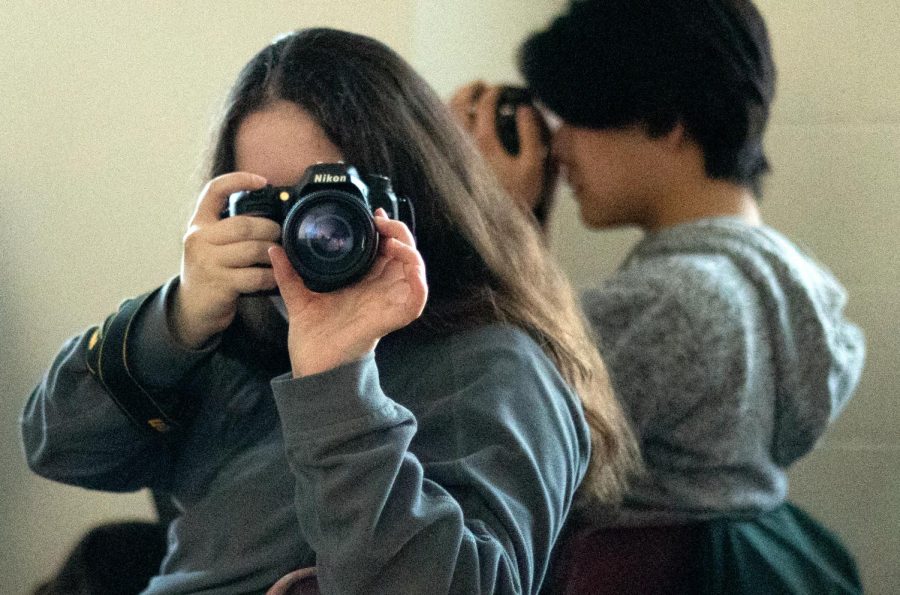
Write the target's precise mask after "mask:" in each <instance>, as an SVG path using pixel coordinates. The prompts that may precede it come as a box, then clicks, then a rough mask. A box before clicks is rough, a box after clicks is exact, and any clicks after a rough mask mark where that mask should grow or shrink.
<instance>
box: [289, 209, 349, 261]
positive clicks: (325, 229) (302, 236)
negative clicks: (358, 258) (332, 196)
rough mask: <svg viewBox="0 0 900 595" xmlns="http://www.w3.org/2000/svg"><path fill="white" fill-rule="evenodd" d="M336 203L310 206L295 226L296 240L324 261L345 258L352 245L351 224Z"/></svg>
mask: <svg viewBox="0 0 900 595" xmlns="http://www.w3.org/2000/svg"><path fill="white" fill-rule="evenodd" d="M340 210H342V209H340V208H339V205H336V204H333V203H332V204H328V203H325V204H320V205H317V206H315V207H313V208H311V209H310V210H309V211H308V212H307V213H306V215H305V216H304V217H303V219H302V220H301V221H300V225H299V226H298V228H297V241H298V242H299V243H300V244H302V245H305V246H306V247H307V248H308V249H309V251H310V252H311V253H312V254H313V255H314V256H315V257H316V258H320V259H322V260H324V261H326V262H337V261H339V260H341V259H343V258H346V257H347V256H348V255H349V254H350V253H351V252H352V251H353V245H354V233H353V226H352V225H351V224H350V222H349V221H348V220H347V218H346V217H345V216H343V214H342V213H340V212H337V211H340Z"/></svg>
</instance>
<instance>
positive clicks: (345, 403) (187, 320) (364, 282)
mask: <svg viewBox="0 0 900 595" xmlns="http://www.w3.org/2000/svg"><path fill="white" fill-rule="evenodd" d="M319 163H326V164H337V165H341V164H343V165H341V166H342V167H344V166H349V165H352V166H354V167H355V168H357V169H358V171H359V174H360V175H361V176H363V177H365V176H368V175H370V174H380V175H383V176H387V177H388V178H389V179H390V181H391V182H392V184H393V188H394V190H395V191H396V194H397V195H399V196H402V197H407V198H408V199H409V201H410V202H411V203H412V204H413V206H414V210H415V225H414V230H413V229H411V225H412V221H411V220H410V221H409V223H410V225H407V223H406V222H404V220H402V219H401V218H389V217H387V212H386V211H385V210H384V209H377V210H375V211H374V213H373V217H372V219H371V221H370V223H371V224H372V230H373V231H372V233H375V230H377V234H378V235H377V236H374V237H375V238H378V246H379V248H378V252H377V254H376V255H375V260H374V262H373V264H372V267H371V269H370V270H369V271H368V273H366V274H365V276H363V277H362V278H361V279H360V280H358V281H357V282H354V283H351V284H349V285H346V286H344V287H342V288H339V289H335V288H333V289H335V290H334V291H324V290H323V291H322V292H314V291H311V290H310V289H309V288H308V287H307V286H306V281H305V280H304V279H305V278H301V276H300V275H298V272H297V271H296V270H295V268H294V266H293V265H294V262H293V261H292V260H290V259H289V257H288V256H287V254H286V252H285V247H287V246H289V245H290V246H295V245H297V244H296V242H298V241H299V242H301V245H303V246H306V245H308V247H310V249H311V250H313V249H314V250H318V251H319V252H317V254H321V257H322V258H323V259H325V260H326V261H327V262H331V260H328V259H329V258H332V257H334V258H337V256H340V253H341V252H340V251H341V250H342V247H346V246H347V245H348V244H347V242H350V241H351V240H352V241H358V240H353V238H350V236H340V235H339V234H336V233H335V234H331V235H329V234H328V233H327V231H328V230H327V229H326V226H325V224H326V223H329V222H330V223H334V221H335V217H336V215H335V216H330V215H327V214H323V215H322V217H323V219H322V220H321V221H319V220H318V219H317V220H315V221H312V222H311V225H313V226H314V227H315V229H314V230H313V231H315V233H312V234H311V235H309V237H308V238H307V239H303V238H302V237H299V236H298V238H294V237H287V238H283V242H282V235H281V234H282V229H281V227H280V226H279V224H278V222H277V221H276V220H275V219H272V218H266V217H260V216H255V217H254V216H251V215H252V212H251V215H238V214H236V213H233V212H231V211H230V210H229V214H230V215H234V216H228V217H225V216H223V209H224V208H225V207H226V204H231V205H232V207H233V206H234V202H233V199H230V198H229V197H230V196H231V195H232V193H236V192H239V191H240V192H251V193H252V192H254V191H256V190H262V189H264V188H266V186H267V184H270V185H272V186H273V187H275V188H277V187H281V186H287V187H291V186H293V185H296V184H298V182H299V181H300V180H301V176H303V174H304V172H305V171H307V169H308V168H309V167H310V166H313V165H315V164H319ZM208 177H209V182H208V183H207V184H206V186H205V188H204V189H203V191H202V192H201V194H200V197H199V199H198V201H197V207H196V210H195V212H194V215H193V217H192V219H191V222H190V225H189V228H188V231H187V234H186V235H185V237H184V249H183V257H182V263H181V270H180V274H178V275H177V276H176V277H174V278H173V279H172V280H171V281H170V282H168V283H166V284H165V285H164V286H163V287H161V288H159V289H156V290H154V291H151V292H149V293H148V294H145V295H143V296H141V297H139V298H136V299H133V300H128V301H126V302H124V303H123V304H122V306H121V307H120V309H119V311H118V312H117V313H115V314H113V315H112V316H111V317H110V318H109V319H108V320H107V322H106V323H105V324H104V325H103V326H102V328H99V327H95V328H92V329H89V330H88V331H86V332H85V333H83V334H81V335H79V336H76V337H73V338H72V339H71V340H69V341H67V342H66V343H65V345H64V346H63V347H62V349H61V351H60V352H59V354H58V355H57V357H56V359H55V360H54V361H53V363H52V365H51V366H50V367H49V369H48V370H47V372H46V374H45V375H44V377H43V379H42V380H41V381H40V382H39V384H38V385H37V387H36V388H35V390H34V392H33V393H32V395H31V396H30V398H29V399H28V401H27V404H26V405H25V409H24V413H23V416H22V420H21V423H22V436H23V442H24V448H25V453H26V456H27V460H28V463H29V464H30V466H31V467H32V469H33V470H34V471H35V472H37V473H39V474H41V475H42V476H44V477H47V478H50V479H53V480H56V481H60V482H64V483H68V484H72V485H77V486H82V487H85V488H90V489H99V490H108V491H131V490H138V489H141V488H150V489H152V490H153V491H154V492H155V493H158V494H171V496H172V497H173V500H174V502H175V505H176V511H177V516H176V518H175V519H174V520H173V521H172V522H171V524H170V526H169V528H168V549H167V552H166V555H165V558H164V560H163V562H162V564H161V566H160V568H159V569H158V571H157V573H156V576H154V577H153V578H152V580H150V583H149V585H148V586H147V589H146V591H145V592H147V593H197V592H204V593H256V592H264V591H266V590H267V589H270V588H273V589H274V591H275V592H285V589H292V588H293V587H291V586H287V585H293V584H294V582H295V581H294V579H297V580H304V581H306V582H308V581H307V579H309V578H310V576H311V575H315V576H314V577H313V578H312V580H313V581H315V583H316V584H314V585H312V589H316V588H318V589H319V590H321V592H323V593H342V594H353V593H410V594H412V593H423V594H434V593H447V592H452V593H495V592H504V593H513V592H515V593H536V592H537V591H538V590H539V589H540V588H541V585H542V584H543V582H544V578H545V576H546V574H547V569H548V564H549V560H550V553H551V549H552V548H553V546H554V545H555V543H556V540H557V536H558V535H559V533H560V531H561V529H562V527H563V523H564V521H565V519H566V517H567V515H568V513H569V511H570V509H572V507H573V506H577V507H582V508H598V507H599V508H607V507H612V506H614V505H615V504H616V502H617V501H618V499H619V495H620V494H621V492H622V490H623V484H624V482H625V480H626V478H627V476H628V475H629V473H630V470H631V469H633V468H634V467H635V464H636V463H635V461H636V442H635V440H634V437H633V436H632V434H631V431H630V428H629V427H628V425H627V423H626V421H625V417H624V414H623V412H622V411H621V410H620V408H619V405H618V403H617V402H616V401H615V399H614V398H613V397H612V393H611V389H610V386H609V382H608V379H607V377H606V374H605V371H604V367H603V363H602V361H601V359H600V357H599V355H598V353H597V350H596V347H595V345H594V344H593V342H592V341H591V340H590V338H589V332H588V328H587V326H586V325H585V323H584V321H583V318H582V315H581V313H580V311H579V309H578V307H577V302H576V300H575V298H574V293H573V292H572V291H571V289H570V286H569V285H568V283H567V282H566V281H565V278H564V277H563V276H562V274H561V273H560V272H559V270H558V269H557V267H556V265H554V264H553V262H552V260H551V259H550V257H549V255H548V253H547V251H546V249H545V248H544V246H543V243H542V242H541V241H540V238H539V236H538V234H537V233H536V232H535V230H534V229H533V228H532V227H531V226H530V225H529V222H528V220H527V219H526V218H525V217H523V216H522V215H521V214H520V213H518V212H517V211H516V210H511V209H509V208H508V203H507V201H506V197H505V196H504V194H503V192H502V190H501V189H500V188H499V186H497V185H496V182H495V181H494V178H493V176H492V175H491V174H490V172H489V171H488V170H487V169H486V168H485V167H484V165H483V163H482V161H481V160H480V158H479V157H478V155H477V153H476V152H475V151H474V150H473V149H472V148H471V146H470V144H469V143H468V142H467V141H466V139H465V137H464V135H463V134H462V133H461V132H460V131H459V129H458V128H457V126H456V125H455V122H454V120H453V118H452V116H451V114H450V113H449V111H448V110H447V108H446V107H445V106H444V105H443V103H442V101H441V100H440V98H439V97H438V96H437V95H436V94H435V93H434V92H433V91H432V89H431V88H430V87H429V86H428V85H427V84H426V83H425V82H424V81H423V79H421V78H420V77H419V76H418V75H417V74H416V73H415V72H414V71H413V70H412V69H411V68H410V67H409V65H407V64H406V63H405V62H404V61H403V60H402V59H401V58H400V57H399V56H398V55H397V54H396V53H394V52H393V51H391V50H390V49H389V48H387V47H386V46H384V45H383V44H381V43H380V42H377V41H375V40H373V39H371V38H368V37H365V36H362V35H357V34H352V33H347V32H342V31H336V30H333V29H304V30H300V31H297V32H294V33H291V34H288V35H285V36H282V37H280V38H279V39H277V40H276V41H274V42H273V43H272V44H271V45H269V46H267V47H265V48H263V49H262V50H261V51H260V52H259V53H258V54H257V55H256V56H255V57H254V58H253V59H252V60H250V62H249V63H248V64H247V65H246V66H245V67H244V69H243V70H242V71H241V73H240V75H239V76H238V78H237V81H236V82H235V84H234V87H233V88H232V91H231V93H230V96H229V98H228V101H227V105H226V106H225V111H224V114H223V116H222V119H221V122H220V125H219V127H218V133H217V136H216V139H215V141H214V143H213V146H212V147H211V164H210V167H209V176H208ZM329 179H331V178H329ZM366 179H369V178H366ZM264 192H268V191H267V190H264ZM285 193H286V194H289V192H288V191H285ZM238 196H251V194H244V195H238ZM253 196H256V195H255V194H253ZM310 200H312V199H310ZM298 204H299V203H298ZM292 212H293V211H292ZM329 217H330V218H329ZM286 228H289V226H286ZM304 229H305V228H304ZM413 231H414V233H413ZM322 234H324V235H322ZM304 237H305V236H304ZM354 237H355V236H354ZM497 237H508V238H509V239H508V240H507V241H504V242H496V241H495V239H496V238H497ZM348 238H350V239H348ZM319 239H321V240H322V242H319ZM373 241H374V239H373ZM303 242H306V243H303ZM336 253H337V256H335V254H336ZM326 257H327V258H326ZM276 288H277V290H278V292H277V295H266V293H269V294H271V292H272V291H273V290H275V289H276ZM313 567H314V568H313ZM301 568H303V569H304V570H302V571H297V569H301ZM280 578H281V579H282V580H279V579H280ZM276 582H277V586H276V587H273V585H276Z"/></svg>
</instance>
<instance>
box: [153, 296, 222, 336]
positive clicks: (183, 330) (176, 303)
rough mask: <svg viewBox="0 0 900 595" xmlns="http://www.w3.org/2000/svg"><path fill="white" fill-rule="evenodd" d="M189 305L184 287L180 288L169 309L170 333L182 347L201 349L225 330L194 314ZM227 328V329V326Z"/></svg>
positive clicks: (200, 315)
mask: <svg viewBox="0 0 900 595" xmlns="http://www.w3.org/2000/svg"><path fill="white" fill-rule="evenodd" d="M189 304H190V300H189V299H185V295H184V290H183V287H178V288H177V289H176V291H175V295H174V297H173V299H172V301H171V303H170V304H169V307H168V308H167V316H166V320H167V322H168V325H169V332H170V333H171V334H172V336H173V337H174V338H175V340H176V341H177V342H178V343H179V344H180V345H181V346H182V347H185V348H188V349H201V348H202V347H203V346H204V345H206V344H207V343H209V341H210V340H211V339H212V338H213V337H214V336H216V335H218V334H219V333H220V332H222V330H224V328H219V325H213V324H209V323H208V322H207V321H206V319H205V317H204V316H203V315H202V314H200V313H197V312H194V311H193V310H192V309H191V308H190V306H189ZM225 326H226V327H227V324H226V325H225Z"/></svg>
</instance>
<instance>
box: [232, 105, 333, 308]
mask: <svg viewBox="0 0 900 595" xmlns="http://www.w3.org/2000/svg"><path fill="white" fill-rule="evenodd" d="M234 145H235V148H234V155H235V169H236V170H237V171H245V172H250V173H252V174H256V175H259V176H263V177H264V178H266V180H267V181H268V182H269V184H272V185H273V186H293V185H294V184H296V183H297V182H299V181H300V177H301V176H302V175H303V172H305V171H306V168H308V167H309V166H310V165H315V164H316V163H320V162H322V163H333V162H335V161H343V159H344V157H343V155H342V154H341V152H340V150H338V148H337V147H336V146H334V145H333V144H332V143H331V141H330V140H328V138H327V137H326V136H325V132H324V131H323V130H322V128H321V127H320V126H319V125H318V124H316V122H315V121H314V120H313V119H312V117H310V115H309V114H307V113H306V112H305V111H303V110H302V109H300V108H299V107H297V105H296V104H294V103H291V102H289V101H284V100H279V101H276V102H275V103H272V104H270V105H269V106H267V107H265V108H263V109H262V110H260V111H257V112H254V113H252V114H250V115H248V116H247V117H246V118H244V121H243V122H241V123H240V125H239V126H238V129H237V133H236V134H235V139H234ZM271 300H272V303H273V304H274V305H275V308H276V309H277V310H278V311H279V312H280V313H281V315H282V316H284V318H285V319H287V310H286V309H285V306H284V301H283V300H282V298H281V296H272V297H271Z"/></svg>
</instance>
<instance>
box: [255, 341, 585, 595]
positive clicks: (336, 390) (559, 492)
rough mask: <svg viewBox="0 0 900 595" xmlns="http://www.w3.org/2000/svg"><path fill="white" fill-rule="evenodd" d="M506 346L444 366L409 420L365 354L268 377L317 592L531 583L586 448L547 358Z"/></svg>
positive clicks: (499, 589) (501, 589)
mask: <svg viewBox="0 0 900 595" xmlns="http://www.w3.org/2000/svg"><path fill="white" fill-rule="evenodd" d="M476 351H477V350H476ZM503 351H505V352H506V353H505V354H499V355H498V353H496V352H495V353H485V352H484V351H483V350H482V351H480V352H475V353H470V354H469V355H468V359H469V362H468V364H461V363H460V362H456V363H455V364H454V365H452V366H450V367H449V368H448V367H446V362H445V363H444V365H440V366H439V369H440V370H441V371H443V372H447V375H445V376H442V377H441V378H440V379H438V381H437V382H434V383H431V384H430V386H443V387H444V388H443V390H439V391H437V392H436V393H435V394H431V395H428V397H427V399H426V401H427V402H428V406H427V407H426V408H424V409H423V410H422V411H421V412H420V413H419V415H418V419H417V417H416V416H415V415H414V414H413V413H412V412H411V411H410V410H409V409H407V408H405V407H403V406H401V405H400V404H398V403H397V402H396V401H394V400H393V399H391V398H389V397H388V396H387V395H385V394H384V392H383V391H382V389H381V386H380V382H379V372H378V368H377V366H376V363H375V360H374V358H373V357H371V356H370V357H368V358H366V359H363V360H361V361H358V362H354V363H351V364H348V365H345V366H342V367H340V368H337V369H334V370H331V371H328V372H325V373H323V374H319V375H316V376H311V377H304V378H299V379H290V378H286V377H283V378H279V379H276V380H275V381H273V388H274V393H275V399H276V403H277V405H278V408H279V413H280V415H281V419H282V425H283V432H284V438H285V447H286V450H287V455H288V460H289V461H290V464H291V466H292V469H293V472H294V474H295V476H296V504H297V512H298V518H299V521H300V526H301V529H302V531H303V532H304V535H305V537H306V539H307V540H308V541H309V543H310V544H311V546H312V548H313V550H314V551H315V552H316V555H317V562H316V564H317V567H318V577H319V584H320V588H321V589H322V592H323V593H332V592H334V593H347V594H353V593H408V594H416V593H423V594H424V593H428V594H438V593H467V594H468V593H533V592H537V590H538V589H539V588H540V585H541V581H542V579H543V576H544V573H545V571H546V567H547V564H548V560H549V555H550V550H551V547H552V545H553V543H554V542H555V539H556V536H557V535H558V533H559V530H560V527H561V525H562V523H563V520H564V518H565V516H566V514H567V512H568V510H569V506H570V503H571V499H572V496H573V493H574V491H575V489H576V487H577V485H578V484H579V483H580V481H581V479H582V477H583V476H584V472H585V468H586V465H587V459H588V456H589V448H590V447H589V444H590V442H589V436H588V432H587V426H586V424H585V422H584V419H583V417H582V414H581V409H580V406H579V405H577V399H575V398H574V397H573V396H572V395H571V393H570V391H568V389H567V388H566V387H565V386H564V385H563V384H562V382H561V380H560V379H559V377H558V376H556V375H555V369H553V370H550V366H549V362H545V363H543V364H538V365H536V364H535V362H534V360H531V361H529V358H527V357H523V356H522V355H521V354H517V353H515V350H512V349H505V350H503ZM485 362H493V363H485ZM541 365H543V366H545V367H546V368H545V369H543V370H542V369H540V367H539V366H541ZM433 371H434V370H431V371H428V372H429V373H431V372H433ZM422 373H423V374H425V373H426V371H425V370H423V371H422ZM419 396H420V397H421V395H419ZM420 402H421V401H420Z"/></svg>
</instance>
